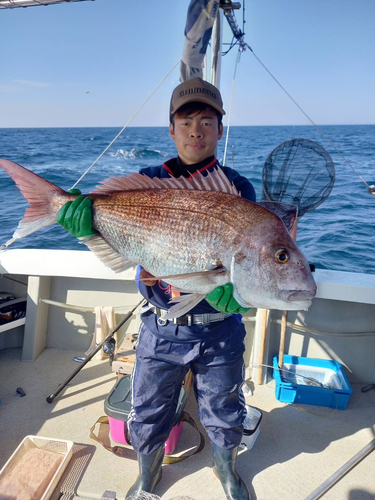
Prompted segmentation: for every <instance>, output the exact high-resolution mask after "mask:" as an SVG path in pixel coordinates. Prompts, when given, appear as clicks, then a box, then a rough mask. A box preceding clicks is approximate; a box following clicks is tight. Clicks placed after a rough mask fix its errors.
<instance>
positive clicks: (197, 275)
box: [136, 267, 226, 285]
mask: <svg viewBox="0 0 375 500" xmlns="http://www.w3.org/2000/svg"><path fill="white" fill-rule="evenodd" d="M225 272H226V269H225V268H224V267H220V268H216V269H211V270H209V271H198V272H195V273H184V274H168V275H165V276H153V275H152V274H150V273H147V275H145V276H142V274H141V275H140V277H139V279H138V280H136V281H144V282H146V285H147V284H149V283H147V281H154V280H163V281H166V280H188V279H194V281H199V282H200V281H201V278H202V279H203V281H204V282H205V283H207V278H208V277H209V276H218V275H220V274H224V273H225Z"/></svg>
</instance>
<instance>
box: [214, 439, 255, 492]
mask: <svg viewBox="0 0 375 500" xmlns="http://www.w3.org/2000/svg"><path fill="white" fill-rule="evenodd" d="M211 450H212V456H213V458H214V473H215V475H216V476H217V477H218V478H219V479H220V482H221V484H222V486H223V488H224V491H225V494H226V496H227V499H228V500H250V495H249V491H248V489H247V487H246V484H245V483H244V482H243V481H242V479H241V478H240V476H239V475H238V473H237V471H236V459H237V452H238V447H237V448H232V449H231V450H226V449H224V448H220V447H219V446H217V445H216V444H214V443H211Z"/></svg>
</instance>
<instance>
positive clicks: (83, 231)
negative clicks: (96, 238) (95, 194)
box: [57, 189, 96, 238]
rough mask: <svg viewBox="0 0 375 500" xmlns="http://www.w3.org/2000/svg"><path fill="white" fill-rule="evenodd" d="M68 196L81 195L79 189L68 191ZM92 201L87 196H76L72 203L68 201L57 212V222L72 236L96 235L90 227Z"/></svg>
mask: <svg viewBox="0 0 375 500" xmlns="http://www.w3.org/2000/svg"><path fill="white" fill-rule="evenodd" d="M69 193H70V194H79V195H80V194H81V191H80V190H79V189H70V190H69ZM91 205H92V201H91V198H89V197H88V196H78V198H76V199H75V200H74V201H68V202H67V203H65V205H64V206H63V207H62V208H60V210H59V211H58V212H57V222H58V223H59V224H60V225H61V226H62V227H63V228H64V229H66V230H67V231H69V232H70V234H72V235H73V236H75V237H77V238H81V237H82V236H91V235H92V234H96V231H95V229H93V227H92V212H91Z"/></svg>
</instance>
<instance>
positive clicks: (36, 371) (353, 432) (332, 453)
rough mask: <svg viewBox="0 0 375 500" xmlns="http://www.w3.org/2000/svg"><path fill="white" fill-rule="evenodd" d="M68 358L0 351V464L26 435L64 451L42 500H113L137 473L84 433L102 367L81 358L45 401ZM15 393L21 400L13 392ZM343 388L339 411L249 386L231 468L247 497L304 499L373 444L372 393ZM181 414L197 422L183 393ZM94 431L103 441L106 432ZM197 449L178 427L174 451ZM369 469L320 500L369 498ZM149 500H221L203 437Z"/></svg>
mask: <svg viewBox="0 0 375 500" xmlns="http://www.w3.org/2000/svg"><path fill="white" fill-rule="evenodd" d="M77 354H78V353H77V352H72V351H63V350H57V349H45V350H44V351H43V353H42V354H41V355H40V356H39V357H38V358H37V359H36V361H35V362H33V363H26V362H21V361H20V357H21V349H19V348H13V349H4V350H2V351H0V380H1V384H0V399H1V405H0V436H1V438H0V439H1V447H0V467H2V466H3V465H4V463H5V462H6V460H7V459H8V458H9V456H10V455H11V454H12V453H13V451H14V450H15V448H16V447H17V446H18V444H19V443H20V442H21V441H22V439H23V438H24V437H25V436H26V435H39V436H44V437H51V438H58V439H65V440H71V441H73V442H74V443H75V446H74V454H73V456H72V459H71V461H70V464H69V466H68V469H67V470H66V472H65V474H64V476H63V478H62V480H61V481H60V483H59V485H58V488H57V490H55V493H54V494H53V496H52V500H54V499H57V498H60V497H63V498H64V500H68V499H73V498H75V497H81V498H102V497H103V495H104V493H105V491H112V492H116V498H118V499H123V498H124V497H125V493H126V492H127V490H128V488H129V487H130V486H131V484H132V483H133V481H134V479H135V477H136V475H137V471H138V466H137V462H136V457H135V453H134V452H133V451H131V450H129V451H127V452H126V453H125V454H124V456H122V457H120V456H116V455H114V454H112V453H110V452H109V451H107V450H106V449H105V448H103V447H102V446H101V445H100V444H98V443H96V442H95V441H94V440H92V439H91V438H90V436H89V435H90V428H91V427H92V426H93V425H94V423H95V422H96V420H97V419H98V418H99V417H100V416H103V415H104V414H105V413H104V400H105V398H106V396H107V395H108V393H109V391H110V390H111V388H112V387H113V385H114V383H115V381H116V374H115V373H113V372H112V370H111V367H110V366H109V363H108V361H98V360H92V361H90V362H89V363H88V364H87V365H86V366H85V367H84V368H83V369H82V371H81V372H80V373H79V374H78V375H77V376H76V377H75V378H74V379H73V380H72V381H71V383H70V384H69V386H68V387H67V388H66V389H65V390H64V391H63V392H62V393H61V394H60V395H59V396H57V397H56V399H55V401H54V402H53V403H52V404H48V403H47V402H46V397H47V396H49V395H50V394H51V393H53V392H55V391H56V390H57V388H58V386H59V384H61V383H63V382H64V381H65V380H66V378H67V377H68V376H69V375H70V374H71V373H72V372H73V371H74V370H75V369H76V368H77V364H76V363H75V362H74V361H73V357H74V356H76V355H77ZM250 385H251V383H250ZM18 387H22V389H23V390H24V391H25V393H26V396H24V397H20V395H19V394H17V393H16V389H17V388H18ZM352 387H353V394H352V396H351V398H350V401H349V405H348V408H347V409H346V410H343V411H342V410H334V409H330V408H325V407H319V406H307V405H303V406H302V405H301V406H300V407H297V406H294V405H286V404H284V403H280V402H279V401H277V400H276V398H275V395H274V382H270V383H269V384H267V385H263V386H255V388H254V387H253V389H254V395H253V396H252V397H250V398H248V401H247V402H248V403H249V404H251V405H252V406H255V407H257V408H259V409H260V410H261V411H262V412H263V419H262V422H261V425H260V435H259V437H258V439H257V441H256V443H255V445H254V447H253V448H252V450H250V451H244V452H242V453H241V454H240V456H239V458H238V462H237V468H238V471H239V473H240V474H241V476H242V477H243V478H244V480H245V481H246V483H247V484H248V486H249V489H250V492H251V495H252V499H253V500H255V499H257V500H286V499H288V500H304V499H306V498H307V497H308V496H309V495H310V494H311V493H312V492H313V491H314V490H315V489H316V488H317V487H318V486H320V485H321V483H323V482H324V481H325V480H326V479H328V478H329V477H330V476H331V475H332V474H333V473H334V472H336V471H337V470H338V469H339V468H340V467H342V466H343V465H344V464H345V463H346V462H347V461H348V460H349V459H351V458H352V457H353V456H354V455H355V454H356V453H358V452H359V451H360V450H361V449H362V448H363V447H364V446H365V445H367V444H368V443H369V442H370V441H372V440H373V439H374V436H375V426H374V424H375V422H374V420H375V412H374V408H375V390H371V391H369V392H366V393H362V392H361V387H362V384H361V385H356V384H354V385H353V384H352ZM186 409H187V411H188V412H189V413H190V414H191V416H192V417H193V418H194V419H195V420H196V422H198V418H197V405H196V402H195V399H194V396H193V393H192V392H191V393H190V395H189V398H188V402H187V406H186ZM97 427H98V426H97ZM101 430H102V431H103V436H104V437H103V439H104V438H105V435H106V432H105V431H106V430H107V428H106V426H103V427H102V429H101ZM198 442H199V437H198V434H197V432H196V431H195V430H194V429H193V428H192V427H190V426H188V425H187V424H184V429H183V432H182V434H181V437H180V440H179V443H178V446H177V449H176V452H177V453H184V452H187V451H188V450H190V451H191V450H192V449H193V447H194V446H195V445H197V443H198ZM113 444H115V443H113ZM374 470H375V453H370V454H369V455H368V456H367V457H366V458H365V459H364V460H362V462H360V463H359V464H358V465H357V466H356V467H354V468H353V469H352V470H351V471H350V472H349V473H348V474H347V475H346V476H345V477H343V478H342V479H341V480H340V481H339V482H338V483H337V484H336V485H335V486H333V487H332V488H331V489H330V490H329V491H327V493H325V495H324V496H323V498H324V499H325V500H370V499H372V500H374V499H375V481H374ZM154 493H155V494H156V495H158V496H159V497H161V498H162V499H166V500H167V499H174V500H176V499H177V498H180V497H185V498H189V499H190V500H224V499H225V495H224V493H223V490H222V488H221V485H220V483H219V481H218V480H217V479H216V477H215V476H214V474H213V472H212V469H211V453H210V447H209V443H208V439H206V446H205V448H204V450H203V451H202V452H201V453H200V454H198V455H195V456H193V457H191V458H188V459H187V460H184V461H182V462H179V463H176V464H172V465H165V466H163V478H162V480H161V482H160V483H159V485H158V486H157V487H156V489H155V492H154Z"/></svg>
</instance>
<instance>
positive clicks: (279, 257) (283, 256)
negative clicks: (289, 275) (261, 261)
mask: <svg viewBox="0 0 375 500" xmlns="http://www.w3.org/2000/svg"><path fill="white" fill-rule="evenodd" d="M275 260H276V262H278V263H279V264H286V263H287V262H288V260H289V255H288V252H287V251H286V250H284V249H283V248H281V249H280V250H278V251H277V252H276V253H275Z"/></svg>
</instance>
